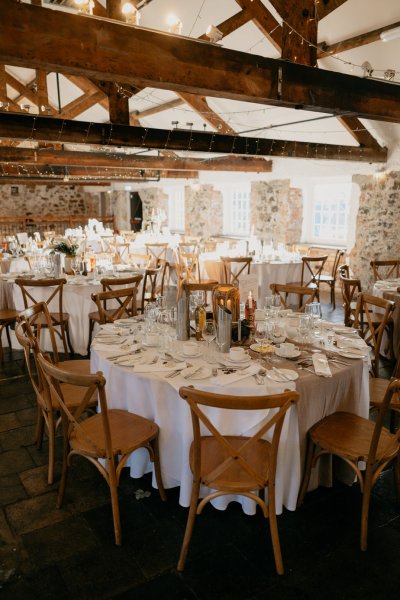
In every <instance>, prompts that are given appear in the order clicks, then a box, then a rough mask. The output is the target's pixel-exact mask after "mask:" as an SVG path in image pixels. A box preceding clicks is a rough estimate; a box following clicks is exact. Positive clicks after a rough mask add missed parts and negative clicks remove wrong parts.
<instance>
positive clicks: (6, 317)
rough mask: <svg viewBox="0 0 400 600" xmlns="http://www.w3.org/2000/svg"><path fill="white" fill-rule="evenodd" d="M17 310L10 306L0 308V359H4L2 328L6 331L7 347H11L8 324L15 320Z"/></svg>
mask: <svg viewBox="0 0 400 600" xmlns="http://www.w3.org/2000/svg"><path fill="white" fill-rule="evenodd" d="M17 316H18V311H16V310H13V309H12V308H0V361H1V362H3V361H4V350H3V344H2V341H1V337H2V335H3V330H5V332H6V336H7V341H8V345H9V348H10V349H11V338H10V325H12V324H13V323H15V322H16V320H17Z"/></svg>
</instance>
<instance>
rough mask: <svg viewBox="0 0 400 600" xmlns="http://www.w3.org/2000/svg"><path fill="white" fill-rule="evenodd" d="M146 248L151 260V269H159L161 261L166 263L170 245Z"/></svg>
mask: <svg viewBox="0 0 400 600" xmlns="http://www.w3.org/2000/svg"><path fill="white" fill-rule="evenodd" d="M144 246H145V248H146V252H147V254H149V255H150V257H151V259H150V261H151V262H150V265H148V266H151V267H155V268H157V267H159V266H160V261H161V260H163V261H166V260H167V250H168V244H167V243H162V244H161V243H160V244H145V245H144Z"/></svg>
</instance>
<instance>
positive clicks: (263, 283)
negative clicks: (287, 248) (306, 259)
mask: <svg viewBox="0 0 400 600" xmlns="http://www.w3.org/2000/svg"><path fill="white" fill-rule="evenodd" d="M250 273H252V274H254V275H257V277H258V298H257V303H258V306H259V307H260V308H262V307H263V305H264V298H265V296H269V295H270V294H271V289H270V285H271V283H288V282H291V281H300V279H301V262H278V261H273V262H252V263H251V267H250ZM200 275H201V277H203V278H208V279H216V280H217V281H219V282H221V283H222V282H224V268H223V264H222V262H221V260H220V259H216V258H212V259H210V258H208V257H207V254H203V255H201V256H200Z"/></svg>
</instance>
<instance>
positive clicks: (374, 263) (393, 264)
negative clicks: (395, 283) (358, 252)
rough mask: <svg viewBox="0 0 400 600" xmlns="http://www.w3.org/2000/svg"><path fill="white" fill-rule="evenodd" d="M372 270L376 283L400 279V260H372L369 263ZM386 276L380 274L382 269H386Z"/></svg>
mask: <svg viewBox="0 0 400 600" xmlns="http://www.w3.org/2000/svg"><path fill="white" fill-rule="evenodd" d="M369 264H370V266H371V269H372V274H373V276H374V279H375V281H378V280H381V279H395V278H398V277H400V259H396V258H393V259H388V260H371V262H370V263H369ZM385 267H386V271H385V273H384V274H382V273H381V272H380V269H382V268H385Z"/></svg>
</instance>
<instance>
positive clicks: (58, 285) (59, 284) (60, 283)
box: [15, 277, 74, 355]
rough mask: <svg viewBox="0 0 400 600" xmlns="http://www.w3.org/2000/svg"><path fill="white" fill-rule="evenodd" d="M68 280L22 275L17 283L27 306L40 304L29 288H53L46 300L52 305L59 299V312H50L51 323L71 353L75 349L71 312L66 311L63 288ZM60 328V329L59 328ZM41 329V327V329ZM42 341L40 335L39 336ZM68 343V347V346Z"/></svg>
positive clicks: (47, 303) (65, 348) (65, 347)
mask: <svg viewBox="0 0 400 600" xmlns="http://www.w3.org/2000/svg"><path fill="white" fill-rule="evenodd" d="M66 282H67V280H66V279H64V278H61V279H24V278H22V277H18V278H17V279H16V280H15V283H16V284H17V285H18V286H19V287H20V289H21V293H22V299H23V302H24V306H25V308H29V306H32V305H34V304H38V303H40V302H38V300H37V299H36V298H35V297H34V295H33V292H31V291H30V290H29V289H27V288H31V287H33V288H51V289H50V291H49V296H48V297H47V298H46V300H44V302H45V303H46V305H47V306H49V305H50V302H51V301H52V300H58V312H51V311H50V312H49V315H50V319H51V324H52V327H53V331H54V333H55V334H56V335H58V337H59V338H60V339H61V341H62V343H63V346H64V352H65V354H68V348H69V353H70V354H71V355H73V354H74V349H73V347H72V344H71V339H70V335H69V314H68V313H66V312H64V309H63V288H64V284H65V283H66ZM41 326H42V327H47V324H46V322H43V323H42V324H41ZM58 327H59V328H60V330H59V331H58V329H57V328H58ZM39 331H40V329H39ZM38 340H39V341H40V337H38ZM67 344H68V348H67Z"/></svg>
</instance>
